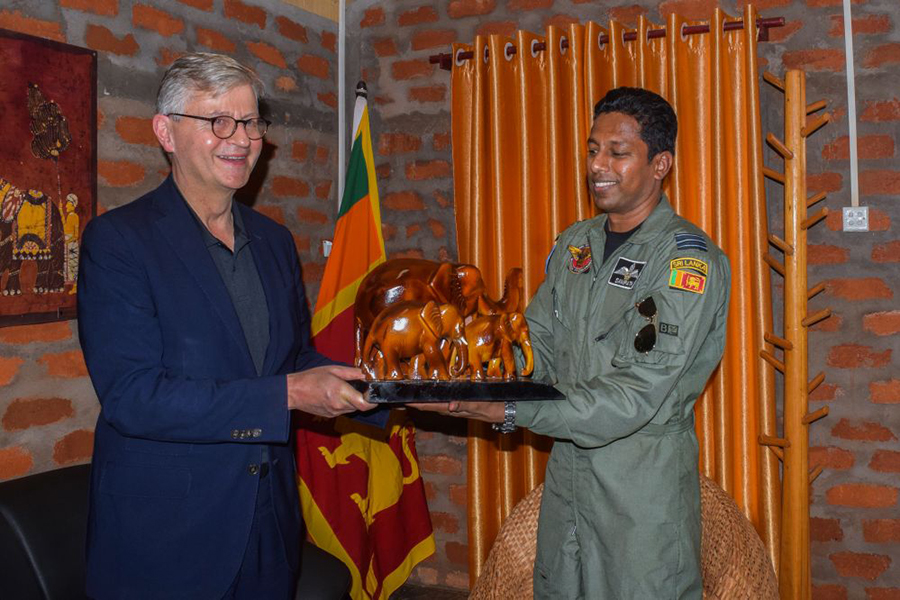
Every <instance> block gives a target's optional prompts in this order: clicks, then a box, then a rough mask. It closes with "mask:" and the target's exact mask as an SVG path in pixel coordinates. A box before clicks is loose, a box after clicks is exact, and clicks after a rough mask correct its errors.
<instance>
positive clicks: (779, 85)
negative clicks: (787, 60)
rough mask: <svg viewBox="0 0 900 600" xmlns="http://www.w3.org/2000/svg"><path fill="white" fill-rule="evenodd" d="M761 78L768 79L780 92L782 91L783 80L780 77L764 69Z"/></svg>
mask: <svg viewBox="0 0 900 600" xmlns="http://www.w3.org/2000/svg"><path fill="white" fill-rule="evenodd" d="M763 79H765V80H766V81H768V82H769V83H770V84H772V85H773V86H775V87H776V88H778V89H779V90H781V91H782V92H783V91H784V80H783V79H781V78H780V77H778V76H776V75H773V74H772V73H769V72H768V71H766V72H764V73H763Z"/></svg>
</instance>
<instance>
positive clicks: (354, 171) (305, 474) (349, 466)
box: [297, 82, 434, 600]
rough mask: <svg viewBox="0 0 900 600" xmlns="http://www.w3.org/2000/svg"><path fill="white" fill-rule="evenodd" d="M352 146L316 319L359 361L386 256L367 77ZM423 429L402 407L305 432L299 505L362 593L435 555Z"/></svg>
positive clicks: (339, 349)
mask: <svg viewBox="0 0 900 600" xmlns="http://www.w3.org/2000/svg"><path fill="white" fill-rule="evenodd" d="M353 132H354V138H353V146H352V149H351V152H350V162H349V164H348V166H347V179H346V186H345V188H344V195H343V198H342V199H341V206H340V210H339V211H338V221H337V225H336V227H335V232H334V243H333V246H332V250H331V255H330V256H329V257H328V262H327V263H326V265H325V273H324V275H323V277H322V285H321V288H320V290H319V297H318V300H317V301H316V308H315V311H314V312H313V318H312V334H313V343H314V344H315V346H316V349H317V350H318V351H319V352H321V353H322V354H324V355H326V356H328V357H329V358H331V359H333V360H339V361H342V362H346V363H348V364H352V363H353V358H354V356H353V353H354V338H353V330H354V315H353V303H354V300H355V299H356V290H357V288H359V284H360V282H361V281H362V279H363V277H365V275H366V274H367V273H368V272H369V271H371V270H372V269H373V268H375V267H376V266H378V265H379V264H381V263H382V262H384V260H385V253H384V239H383V238H382V235H381V212H380V208H379V203H378V188H377V186H376V180H375V168H374V160H373V159H374V157H373V155H372V137H371V134H370V132H369V112H368V108H367V106H366V99H365V84H362V82H361V83H360V85H359V86H357V99H356V109H355V111H354V115H353ZM414 435H415V430H414V428H413V427H412V425H411V424H410V423H408V422H407V420H406V417H405V413H404V411H394V412H393V414H392V415H391V417H390V419H389V420H388V422H387V426H386V427H384V428H380V427H376V426H373V425H368V424H365V423H361V422H359V421H355V420H352V419H347V418H343V417H340V418H338V419H317V418H306V419H305V420H303V421H302V423H301V425H300V427H299V429H298V430H297V470H298V472H299V487H300V503H301V506H302V509H303V519H304V521H305V522H306V527H307V532H308V534H309V537H310V538H311V539H312V541H313V543H315V544H316V545H317V546H319V547H320V548H322V549H323V550H326V551H327V552H330V553H331V554H333V555H334V556H337V557H338V558H340V559H341V560H342V561H343V562H344V563H345V564H346V565H347V567H348V568H349V569H350V573H351V574H352V576H353V587H352V589H351V592H350V595H351V596H352V597H353V599H354V600H363V599H370V598H371V599H384V600H387V598H388V597H389V596H390V595H391V593H392V592H394V591H395V590H396V589H397V588H399V587H400V586H401V585H403V583H404V582H405V581H406V579H407V577H409V574H410V572H411V571H412V569H413V567H415V565H416V564H418V563H419V562H421V561H422V560H424V559H426V558H428V557H429V556H430V555H431V554H433V553H434V536H433V535H432V530H431V519H430V517H429V514H428V506H427V503H426V500H425V488H424V486H423V484H422V479H421V477H420V476H419V465H418V458H417V456H416V449H415V443H414Z"/></svg>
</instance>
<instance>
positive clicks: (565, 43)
mask: <svg viewBox="0 0 900 600" xmlns="http://www.w3.org/2000/svg"><path fill="white" fill-rule="evenodd" d="M756 27H757V29H759V36H758V38H757V39H758V40H759V41H761V42H768V41H769V28H771V27H784V17H769V18H766V19H756ZM743 28H744V20H743V19H740V20H737V21H726V22H725V25H724V29H725V31H732V30H735V29H743ZM681 33H682V35H694V34H697V33H709V25H685V26H683V27H682V32H681ZM647 37H648V38H661V37H666V30H665V29H651V30H649V31H648V32H647ZM622 39H623V40H624V41H626V42H632V41H634V40H636V39H637V32H636V31H629V32H626V33H625V35H623V36H622ZM598 42H599V43H600V44H606V43H608V42H609V36H608V35H601V36H600V38H599V39H598ZM562 47H563V48H568V47H569V40H568V39H566V38H563V40H562ZM546 48H547V44H546V43H545V42H537V43H536V44H534V50H535V51H536V52H540V51H541V50H545V49H546ZM515 53H516V47H515V46H513V45H509V46H507V48H506V54H507V56H512V55H513V54H515ZM473 56H475V53H474V52H473V51H471V50H469V51H467V52H460V53H459V60H468V59H470V58H472V57H473ZM428 62H429V63H431V64H433V65H434V64H440V65H441V68H442V69H444V70H445V71H449V70H450V69H451V67H452V65H453V55H452V54H450V53H442V54H432V55H431V56H429V57H428Z"/></svg>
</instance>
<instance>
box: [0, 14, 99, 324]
mask: <svg viewBox="0 0 900 600" xmlns="http://www.w3.org/2000/svg"><path fill="white" fill-rule="evenodd" d="M0 81H2V84H0V124H2V127H3V143H2V144H0V326H5V325H20V324H25V323H38V322H43V321H54V320H62V319H71V318H73V317H74V316H75V292H76V287H77V286H76V281H77V275H78V252H79V242H80V239H81V233H82V231H84V227H85V225H86V224H87V222H88V220H89V219H90V218H92V217H93V216H95V215H96V211H97V53H96V52H94V51H93V50H89V49H86V48H79V47H76V46H70V45H68V44H62V43H59V42H54V41H51V40H45V39H43V38H38V37H34V36H30V35H24V34H21V33H16V32H12V31H6V30H3V29H0Z"/></svg>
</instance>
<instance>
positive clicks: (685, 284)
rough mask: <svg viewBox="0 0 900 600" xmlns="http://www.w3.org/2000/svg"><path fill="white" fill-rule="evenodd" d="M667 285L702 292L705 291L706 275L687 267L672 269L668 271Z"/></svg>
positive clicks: (696, 292)
mask: <svg viewBox="0 0 900 600" xmlns="http://www.w3.org/2000/svg"><path fill="white" fill-rule="evenodd" d="M669 287H670V288H674V289H676V290H684V291H686V292H693V293H695V294H702V293H703V292H705V291H706V275H699V274H697V273H694V272H693V271H689V270H687V269H672V270H671V271H670V272H669Z"/></svg>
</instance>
